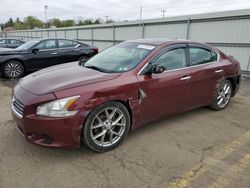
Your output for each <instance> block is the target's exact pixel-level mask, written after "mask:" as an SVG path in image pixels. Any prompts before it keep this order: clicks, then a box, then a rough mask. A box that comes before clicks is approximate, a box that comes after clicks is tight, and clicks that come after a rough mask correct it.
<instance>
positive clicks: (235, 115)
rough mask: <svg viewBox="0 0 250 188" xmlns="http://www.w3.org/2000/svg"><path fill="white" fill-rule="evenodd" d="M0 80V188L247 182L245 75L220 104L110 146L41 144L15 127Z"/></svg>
mask: <svg viewBox="0 0 250 188" xmlns="http://www.w3.org/2000/svg"><path fill="white" fill-rule="evenodd" d="M14 84H15V81H5V80H0V187H1V188H15V187H25V188H29V187H32V188H34V187H53V188H57V187H60V188H62V187H84V188H87V187H91V188H92V187H93V188H94V187H100V188H101V187H102V188H105V187H107V188H109V187H129V188H132V187H173V188H176V187H192V188H204V187H211V188H212V187H231V188H235V187H240V188H243V187H250V176H249V175H250V80H248V81H247V80H243V81H242V87H241V90H240V92H239V93H238V95H237V96H236V97H235V98H233V99H232V101H231V104H230V105H229V106H228V108H227V109H225V110H224V111H221V112H215V111H212V110H210V109H208V108H201V109H197V110H194V111H191V112H188V113H185V114H181V115H178V116H175V117H172V118H168V119H164V120H160V121H157V122H154V123H151V124H149V125H146V126H144V127H142V128H139V129H137V130H135V131H133V132H132V133H131V134H130V135H129V137H128V138H127V140H126V141H125V142H124V143H123V144H122V145H121V146H120V147H119V148H117V149H116V150H114V151H111V152H108V153H104V154H96V153H93V152H90V151H88V150H87V149H85V148H81V149H75V150H61V149H49V148H43V147H39V146H35V145H32V144H29V143H28V142H26V141H25V140H24V138H23V137H22V136H20V135H19V134H18V133H17V131H16V130H15V127H14V123H13V121H12V120H11V115H10V107H9V106H10V105H9V104H10V95H11V89H12V87H13V85H14Z"/></svg>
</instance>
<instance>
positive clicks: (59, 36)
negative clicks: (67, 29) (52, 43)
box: [56, 30, 65, 38]
mask: <svg viewBox="0 0 250 188" xmlns="http://www.w3.org/2000/svg"><path fill="white" fill-rule="evenodd" d="M56 35H57V38H64V37H65V35H64V31H61V30H57V31H56Z"/></svg>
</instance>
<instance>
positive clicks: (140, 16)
mask: <svg viewBox="0 0 250 188" xmlns="http://www.w3.org/2000/svg"><path fill="white" fill-rule="evenodd" d="M141 19H142V7H140V20H141Z"/></svg>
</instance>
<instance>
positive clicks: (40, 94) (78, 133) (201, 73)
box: [11, 39, 240, 152]
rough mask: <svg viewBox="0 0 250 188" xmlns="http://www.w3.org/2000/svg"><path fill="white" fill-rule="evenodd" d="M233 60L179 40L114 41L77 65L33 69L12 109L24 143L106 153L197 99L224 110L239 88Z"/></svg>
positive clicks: (18, 90)
mask: <svg viewBox="0 0 250 188" xmlns="http://www.w3.org/2000/svg"><path fill="white" fill-rule="evenodd" d="M239 84H240V65H239V63H238V62H237V61H236V60H234V59H233V58H231V57H228V56H227V55H225V54H224V53H222V52H221V51H219V50H218V49H216V48H214V47H211V46H209V45H206V44H202V43H196V42H191V41H186V40H167V39H140V40H133V41H127V42H123V43H120V44H118V45H116V46H113V47H111V48H109V49H107V50H105V51H103V52H101V53H100V54H98V55H96V56H94V57H93V58H91V59H90V60H88V61H87V62H85V63H84V64H83V65H79V64H78V63H70V64H65V65H59V66H54V67H51V68H47V69H43V70H41V71H38V72H35V73H33V74H31V75H29V76H27V77H25V78H23V79H22V80H20V82H19V84H18V85H17V86H16V87H15V88H14V91H13V99H12V108H11V109H12V115H13V119H14V121H15V122H16V127H17V130H18V131H19V132H20V133H21V134H22V135H23V136H24V137H25V138H26V139H27V140H28V141H29V142H31V143H34V144H38V145H43V146H48V147H64V148H72V147H80V146H81V144H84V145H85V146H87V147H88V148H90V149H92V150H94V151H97V152H105V151H108V150H111V149H113V148H115V147H117V146H118V145H119V144H120V143H121V142H122V141H123V140H124V139H125V137H126V136H127V134H128V132H129V131H130V130H132V129H134V128H136V127H139V126H141V125H143V124H145V123H148V122H150V121H154V120H156V119H159V118H162V117H167V116H171V115H173V114H177V113H181V112H185V111H188V110H191V109H194V108H198V107H202V106H210V107H211V108H212V109H215V110H222V109H224V108H225V107H226V106H227V105H228V103H229V101H230V99H231V97H233V96H234V95H235V94H236V92H237V91H238V89H239Z"/></svg>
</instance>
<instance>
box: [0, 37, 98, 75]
mask: <svg viewBox="0 0 250 188" xmlns="http://www.w3.org/2000/svg"><path fill="white" fill-rule="evenodd" d="M97 53H98V49H97V48H96V47H92V46H89V45H87V44H85V43H82V42H79V41H75V40H68V39H41V40H38V39H36V40H31V41H29V42H27V43H25V44H23V45H21V46H19V47H18V48H16V49H8V48H0V70H1V71H2V74H3V75H4V76H5V77H7V78H20V77H22V76H23V75H24V74H25V73H28V72H33V71H37V70H39V69H42V68H45V67H49V66H53V65H57V64H62V63H68V62H73V61H78V60H80V61H82V60H84V61H86V60H87V59H89V58H91V57H92V56H94V55H95V54H97Z"/></svg>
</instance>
